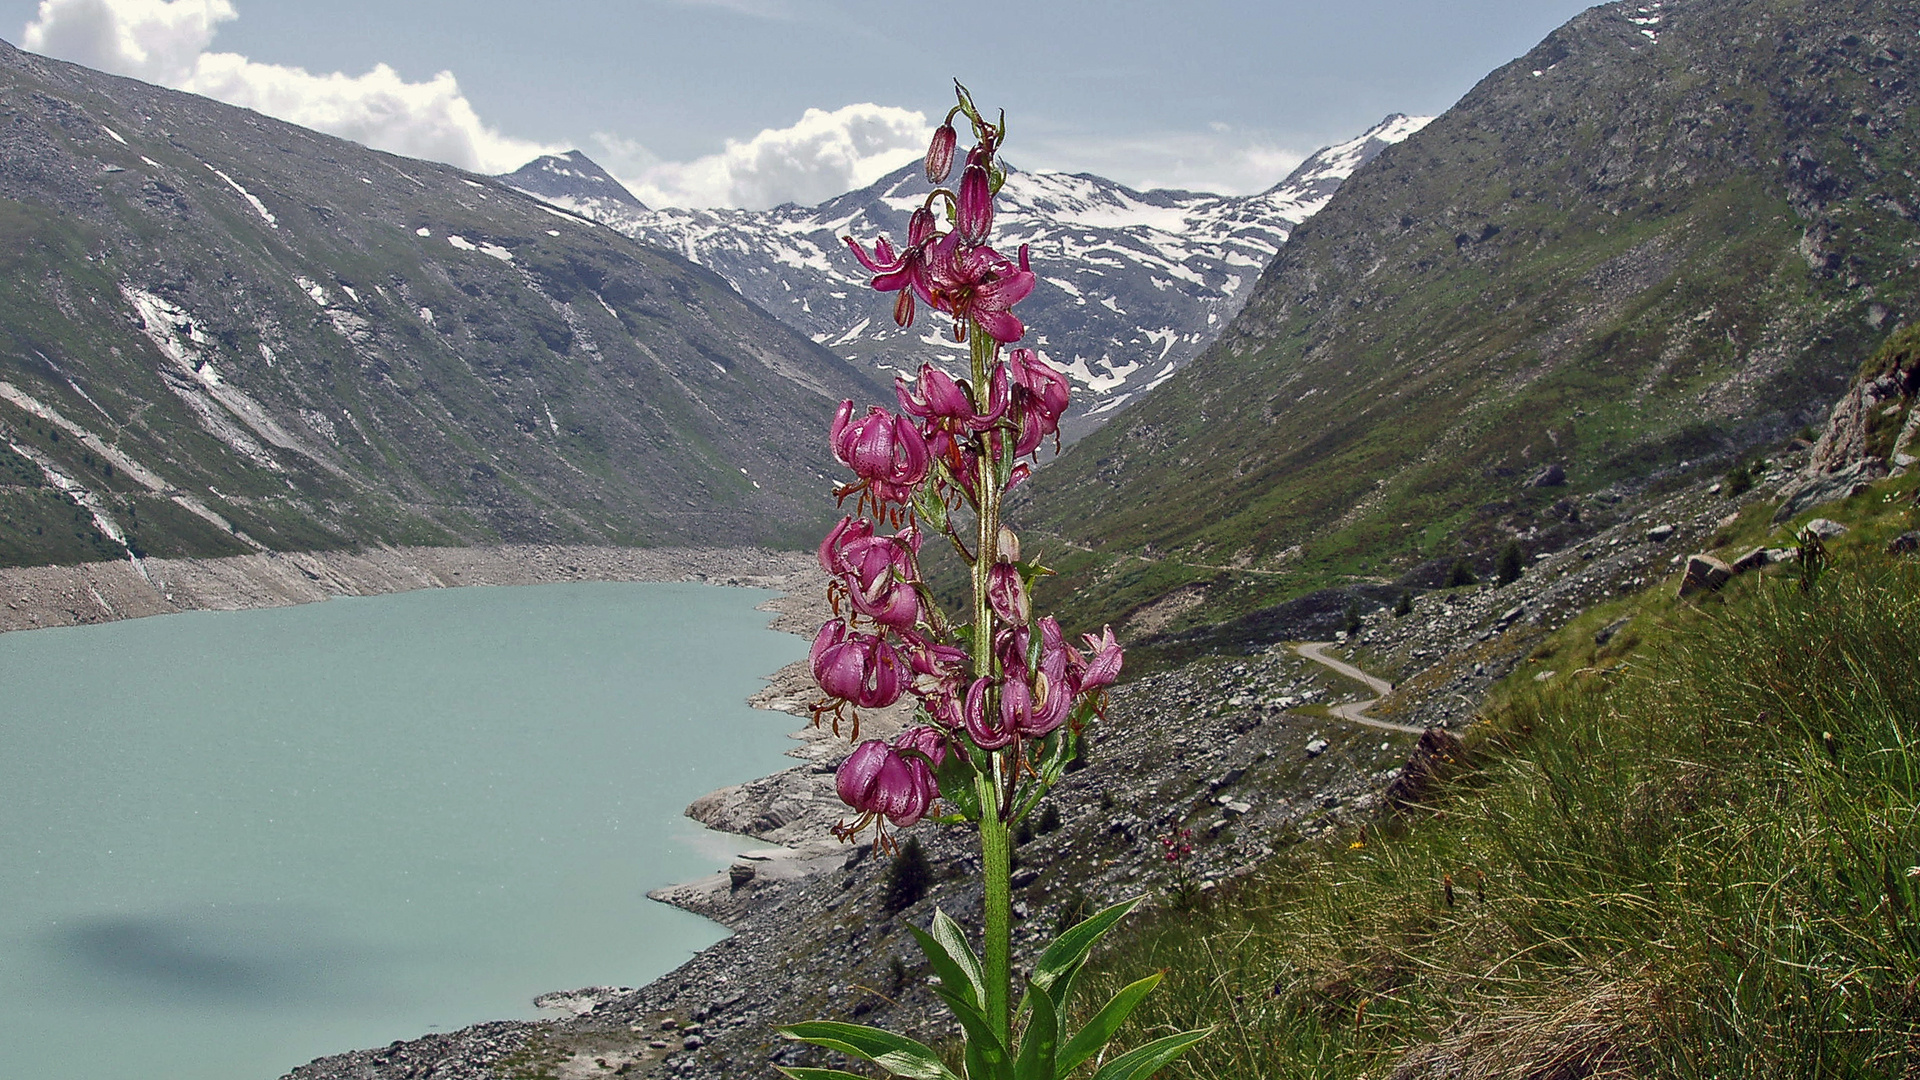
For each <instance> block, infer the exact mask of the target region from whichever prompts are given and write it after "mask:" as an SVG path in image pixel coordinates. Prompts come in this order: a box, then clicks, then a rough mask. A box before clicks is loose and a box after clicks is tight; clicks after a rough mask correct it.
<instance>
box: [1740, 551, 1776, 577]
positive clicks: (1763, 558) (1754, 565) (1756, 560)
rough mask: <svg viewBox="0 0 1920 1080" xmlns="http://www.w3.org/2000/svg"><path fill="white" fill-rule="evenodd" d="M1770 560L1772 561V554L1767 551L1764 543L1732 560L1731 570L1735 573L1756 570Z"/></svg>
mask: <svg viewBox="0 0 1920 1080" xmlns="http://www.w3.org/2000/svg"><path fill="white" fill-rule="evenodd" d="M1771 562H1773V556H1772V554H1771V553H1769V552H1768V551H1767V548H1766V545H1764V544H1763V545H1761V546H1760V547H1757V548H1754V549H1753V550H1752V551H1749V552H1747V553H1746V554H1745V555H1742V556H1740V557H1739V558H1737V559H1735V560H1733V563H1732V566H1733V572H1734V573H1736V574H1744V573H1746V572H1748V571H1750V570H1758V569H1760V568H1761V567H1763V566H1766V565H1767V564H1769V563H1771Z"/></svg>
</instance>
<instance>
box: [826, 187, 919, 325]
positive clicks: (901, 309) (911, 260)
mask: <svg viewBox="0 0 1920 1080" xmlns="http://www.w3.org/2000/svg"><path fill="white" fill-rule="evenodd" d="M935 227H936V223H935V222H934V220H933V211H932V210H929V209H927V208H926V207H924V206H923V207H921V208H920V209H918V210H915V211H914V212H913V216H912V217H910V218H908V219H907V246H906V249H905V250H904V251H902V252H900V254H899V255H898V256H897V257H896V256H895V255H894V253H893V245H892V244H890V243H888V242H887V238H886V237H884V236H883V237H881V238H880V239H878V240H876V241H874V243H873V256H872V257H871V258H870V257H868V255H867V253H866V252H865V251H862V250H861V249H860V242H859V241H857V240H855V239H854V238H853V237H851V236H849V237H845V238H844V239H845V240H846V242H847V246H848V247H850V248H852V249H853V257H854V258H856V259H859V260H860V265H862V266H864V267H866V268H867V269H868V270H870V271H872V272H873V273H874V275H875V277H874V279H873V287H874V289H875V290H876V291H879V292H897V293H899V294H900V296H899V298H898V299H896V300H895V301H894V302H893V321H894V322H895V323H897V324H899V325H900V326H912V325H913V303H914V297H916V296H918V297H919V298H920V299H922V300H924V301H926V302H927V303H929V304H931V303H933V291H932V285H931V283H930V282H929V281H928V280H927V258H928V256H929V254H930V252H931V250H932V248H933V244H934V241H936V240H938V239H939V235H938V233H937V232H936V231H935Z"/></svg>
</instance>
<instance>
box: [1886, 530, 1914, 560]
mask: <svg viewBox="0 0 1920 1080" xmlns="http://www.w3.org/2000/svg"><path fill="white" fill-rule="evenodd" d="M1915 552H1920V530H1911V531H1908V532H1903V533H1901V534H1900V535H1899V536H1896V537H1894V538H1893V539H1891V540H1889V541H1887V554H1889V555H1912V554H1914V553H1915Z"/></svg>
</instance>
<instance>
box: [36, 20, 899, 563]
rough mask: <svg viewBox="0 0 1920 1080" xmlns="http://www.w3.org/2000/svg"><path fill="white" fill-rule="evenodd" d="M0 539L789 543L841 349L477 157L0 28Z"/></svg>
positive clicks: (860, 389) (174, 548)
mask: <svg viewBox="0 0 1920 1080" xmlns="http://www.w3.org/2000/svg"><path fill="white" fill-rule="evenodd" d="M0 238H4V239H3V241H0V264H4V272H0V564H11V565H23V564H42V563H70V562H80V561H87V560H93V559H109V558H120V557H124V556H126V555H127V554H128V553H130V552H131V553H133V554H136V555H139V554H154V555H179V556H190V555H197V556H204V555H223V554H238V553H246V552H249V551H257V550H263V549H264V550H281V551H287V550H315V549H325V548H338V547H350V546H362V545H369V544H466V543H477V542H564V543H614V544H661V543H703V544H709V545H713V546H733V545H738V544H741V543H759V542H772V543H783V542H784V543H798V542H799V541H800V540H801V539H803V538H805V537H810V536H811V535H812V534H813V533H814V532H815V528H814V524H815V523H816V522H817V521H819V520H821V519H824V518H825V516H826V514H827V512H828V510H829V509H830V501H829V500H827V499H825V498H823V497H822V493H823V491H824V489H825V486H826V480H825V476H826V474H827V472H828V468H829V464H830V462H829V460H828V458H827V454H826V451H825V448H824V445H823V442H822V440H821V439H820V438H819V435H818V433H819V431H820V430H821V429H822V427H823V426H824V424H825V423H826V420H827V418H828V416H829V415H830V414H831V411H832V408H833V404H834V402H835V400H836V399H838V398H839V397H841V396H842V395H859V396H869V395H871V394H872V393H873V392H874V390H873V389H872V388H871V386H870V385H869V383H868V381H867V379H866V377H865V376H864V375H862V374H861V372H860V371H858V370H857V369H855V368H854V367H852V366H850V365H848V364H847V363H846V362H845V361H843V360H839V359H837V358H835V357H834V356H833V355H831V354H830V353H828V352H826V351H825V350H823V349H821V348H819V347H818V346H816V345H815V344H814V343H813V342H811V341H809V340H807V339H806V338H805V337H804V336H802V335H799V334H796V333H794V332H793V331H792V330H790V329H788V328H787V327H786V326H785V325H783V324H781V323H780V322H778V321H776V320H774V319H772V318H771V317H769V316H768V315H767V314H766V313H765V312H763V311H761V310H759V309H758V308H756V307H754V306H753V305H752V304H750V303H747V302H745V301H744V300H742V299H741V298H740V297H739V296H738V295H737V294H735V293H734V292H733V291H732V290H730V289H729V288H728V287H727V285H726V283H725V282H723V281H722V280H720V278H719V277H717V276H716V275H714V274H713V273H712V272H710V271H708V270H705V269H702V268H700V267H696V266H694V265H692V264H690V263H688V262H686V261H685V260H682V259H680V258H677V257H675V256H673V255H670V254H667V253H663V252H660V251H657V250H655V249H653V248H650V247H647V246H644V245H641V244H637V243H635V242H634V241H632V240H630V239H628V238H626V237H624V236H621V235H619V234H617V233H615V232H613V231H612V230H609V229H607V228H604V227H602V226H600V225H596V224H594V223H592V222H589V221H586V220H584V219H582V218H580V217H577V216H574V215H570V214H567V213H564V212H562V211H560V210H558V209H556V208H554V207H551V206H548V205H545V204H542V203H540V202H538V201H536V200H534V199H531V198H528V197H527V196H525V195H523V194H521V193H519V192H517V191H515V190H513V189H512V188H510V187H508V186H506V185H504V184H501V183H500V182H498V181H495V180H492V179H488V178H485V177H475V176H470V175H467V174H465V173H462V172H461V171H459V170H457V169H452V168H448V167H445V166H440V165H433V164H429V163H425V162H419V161H410V160H406V159H402V158H397V157H393V156H391V155H387V154H382V153H376V152H374V151H370V150H367V149H365V148H363V147H360V146H357V145H355V144H352V143H348V142H345V141H342V140H339V139H334V138H330V137H326V136H321V135H317V134H315V133H313V132H310V131H306V130H304V129H301V128H298V127H294V126H292V125H289V124H285V123H281V122H278V121H275V120H271V119H268V118H266V117H262V116H259V115H257V114H254V113H251V112H247V111H245V110H240V109H235V108H231V107H229V106H226V105H221V104H218V103H215V102H212V101H208V100H206V99H203V98H198V97H193V96H190V95H186V94H180V93H176V92H172V91H167V90H162V89H159V88H156V87H153V86H149V85H146V84H143V83H139V82H135V81H132V80H127V79H120V78H113V77H110V76H106V75H101V74H99V73H96V72H92V71H89V70H87V69H85V68H80V67H76V66H74V65H70V64H64V63H59V62H56V61H51V60H46V59H43V58H40V57H37V56H31V55H28V54H25V53H22V52H20V51H18V50H16V49H14V48H12V47H11V46H8V45H5V44H0Z"/></svg>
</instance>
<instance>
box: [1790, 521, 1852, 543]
mask: <svg viewBox="0 0 1920 1080" xmlns="http://www.w3.org/2000/svg"><path fill="white" fill-rule="evenodd" d="M1801 531H1802V532H1810V533H1812V534H1813V535H1815V536H1817V537H1819V538H1820V539H1822V540H1831V539H1833V538H1834V537H1836V536H1845V535H1846V534H1847V532H1848V529H1847V527H1846V526H1845V525H1842V524H1840V523H1839V522H1837V521H1834V520H1832V519H1830V518H1814V519H1813V520H1812V521H1809V522H1807V524H1806V525H1805V526H1804V527H1803V528H1802V529H1801Z"/></svg>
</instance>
